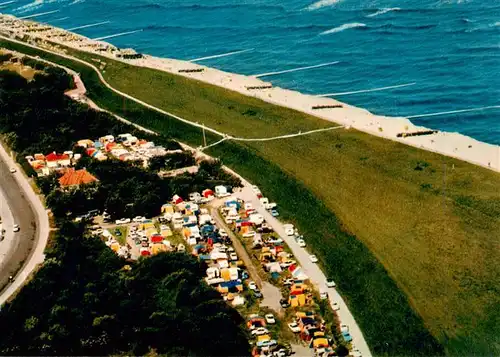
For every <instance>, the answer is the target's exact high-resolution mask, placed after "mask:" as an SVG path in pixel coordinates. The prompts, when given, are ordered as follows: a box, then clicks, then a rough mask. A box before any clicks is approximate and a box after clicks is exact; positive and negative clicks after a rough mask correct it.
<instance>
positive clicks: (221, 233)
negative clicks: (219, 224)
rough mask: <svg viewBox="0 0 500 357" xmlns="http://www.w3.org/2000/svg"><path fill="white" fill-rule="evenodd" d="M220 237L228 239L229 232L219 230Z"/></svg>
mask: <svg viewBox="0 0 500 357" xmlns="http://www.w3.org/2000/svg"><path fill="white" fill-rule="evenodd" d="M219 235H220V236H221V237H222V238H226V237H227V236H228V234H227V232H226V231H225V230H224V229H219Z"/></svg>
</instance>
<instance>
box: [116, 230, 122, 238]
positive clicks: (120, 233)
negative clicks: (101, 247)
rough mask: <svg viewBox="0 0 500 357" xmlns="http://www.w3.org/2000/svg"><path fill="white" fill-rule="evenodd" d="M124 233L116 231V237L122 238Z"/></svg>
mask: <svg viewBox="0 0 500 357" xmlns="http://www.w3.org/2000/svg"><path fill="white" fill-rule="evenodd" d="M121 235H122V232H120V230H119V229H115V236H118V237H121Z"/></svg>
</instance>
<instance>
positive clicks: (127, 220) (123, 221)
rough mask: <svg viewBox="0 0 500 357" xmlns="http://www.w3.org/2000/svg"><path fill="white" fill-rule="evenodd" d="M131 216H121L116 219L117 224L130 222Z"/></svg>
mask: <svg viewBox="0 0 500 357" xmlns="http://www.w3.org/2000/svg"><path fill="white" fill-rule="evenodd" d="M130 222H131V221H130V218H121V219H117V220H116V221H115V224H127V223H130Z"/></svg>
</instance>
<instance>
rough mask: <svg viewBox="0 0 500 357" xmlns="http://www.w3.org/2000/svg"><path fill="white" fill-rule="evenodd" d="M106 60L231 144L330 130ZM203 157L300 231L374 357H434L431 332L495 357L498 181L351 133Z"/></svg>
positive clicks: (100, 93)
mask: <svg viewBox="0 0 500 357" xmlns="http://www.w3.org/2000/svg"><path fill="white" fill-rule="evenodd" d="M2 45H3V46H9V47H13V46H12V44H6V43H5V42H2V41H0V46H2ZM14 47H18V46H17V45H16V46H14ZM18 49H19V48H18ZM26 51H28V52H29V51H31V52H33V50H30V49H26V48H25V49H24V51H23V52H26ZM38 54H40V55H41V54H42V53H38ZM75 54H76V53H75ZM78 56H79V57H81V58H86V59H87V60H89V61H91V60H92V59H91V58H90V57H92V58H96V57H97V56H95V55H92V56H91V55H89V54H78ZM43 57H44V58H47V59H49V60H53V61H55V62H58V63H61V64H64V65H67V66H68V67H71V68H74V69H75V70H77V71H79V72H80V73H81V74H82V77H83V80H84V82H85V84H86V86H87V89H89V92H90V93H89V94H90V96H91V97H92V99H93V100H95V101H96V102H97V103H98V104H99V105H102V106H103V107H106V108H108V109H109V110H113V111H115V112H117V113H121V114H123V108H124V107H125V108H126V113H125V116H126V117H127V118H128V119H130V120H132V121H135V122H137V123H139V124H141V125H143V126H146V127H148V128H151V129H153V130H156V131H161V132H165V133H167V134H170V135H172V136H174V137H176V138H178V139H180V140H182V141H185V142H187V143H190V144H192V145H200V144H201V135H200V132H199V131H198V130H197V129H193V128H192V127H189V126H188V125H186V124H183V123H180V122H178V121H175V120H172V119H169V118H167V117H165V116H162V115H158V114H157V113H155V112H152V111H150V110H146V109H144V108H142V107H140V106H138V105H135V104H134V103H132V102H130V101H123V99H121V98H120V97H118V96H116V95H114V94H113V93H111V92H110V91H107V90H106V89H104V88H103V87H102V86H101V85H100V84H99V82H98V80H97V76H96V75H95V74H93V73H92V72H91V71H90V70H88V69H86V68H85V67H84V66H82V65H80V64H76V63H71V61H68V60H64V59H60V58H59V59H58V58H57V56H53V55H45V54H44V55H43ZM104 61H106V62H107V63H108V64H107V66H106V73H105V74H104V75H105V77H106V79H107V80H108V82H109V83H110V84H111V85H113V86H116V87H117V88H118V89H120V90H122V91H124V92H126V93H128V94H130V95H133V96H136V97H138V98H140V99H143V100H144V101H147V102H148V103H151V104H153V105H157V106H159V107H162V108H163V109H165V110H168V111H170V112H172V113H174V114H177V115H180V116H183V117H184V118H186V119H190V120H193V121H198V122H204V123H205V124H207V125H209V126H211V127H214V128H215V129H218V130H221V131H224V132H228V133H230V134H233V135H240V136H247V137H252V136H273V135H277V134H278V135H279V134H283V133H290V132H295V131H298V130H303V131H304V130H311V129H315V128H318V127H321V126H328V125H331V123H328V122H324V121H320V120H318V119H315V118H312V117H310V116H307V115H305V114H301V113H297V112H294V111H291V110H288V109H284V108H278V107H275V106H272V105H270V104H267V103H264V102H261V101H258V100H255V99H253V98H248V97H245V96H242V95H239V94H236V93H231V92H228V91H225V90H223V89H220V88H217V87H212V86H209V85H206V84H200V83H199V82H196V81H191V80H187V79H184V78H180V77H177V76H174V75H170V74H167V73H163V72H157V71H153V70H147V69H136V68H131V67H129V66H127V65H125V64H122V63H118V62H115V61H111V60H108V59H104ZM124 78H126V79H124ZM151 88H154V89H155V90H154V91H152V90H151ZM197 98H200V99H199V101H198V99H197ZM226 99H227V100H226ZM194 103H196V105H193V104H194ZM124 104H125V106H124ZM250 114H251V115H250ZM209 140H215V138H213V137H210V136H209ZM209 153H210V154H212V155H215V156H216V157H220V158H222V159H223V161H224V163H225V164H226V165H228V166H229V167H231V168H233V169H235V170H236V171H237V172H239V173H240V174H242V175H243V176H244V177H246V178H248V179H249V180H250V181H252V182H254V183H256V184H258V185H259V186H261V188H262V190H263V191H264V193H266V195H268V196H270V197H271V198H272V199H273V200H276V201H277V202H278V203H279V205H280V212H281V214H282V215H283V216H284V217H286V218H288V219H290V220H292V221H294V222H295V223H296V224H297V225H298V226H299V228H300V230H301V232H303V233H304V234H305V236H306V239H307V240H308V242H309V245H310V246H312V247H313V248H314V249H315V251H316V252H317V255H318V257H319V258H320V260H321V262H322V264H323V266H324V267H325V268H326V269H327V270H328V272H329V274H330V275H331V276H333V277H334V278H335V279H336V281H337V283H338V286H339V289H340V291H341V293H342V294H343V296H344V297H345V298H346V300H347V303H348V305H349V307H350V309H351V310H352V312H353V314H354V316H355V317H356V319H357V321H358V323H359V324H360V326H361V328H362V330H363V331H364V334H365V336H366V338H367V341H368V343H369V345H370V348H371V349H372V351H373V352H374V353H375V354H377V355H384V354H387V355H416V354H425V355H436V354H440V353H442V350H441V347H440V346H439V345H438V344H437V343H436V341H435V340H434V339H433V338H432V337H431V336H430V335H429V334H428V332H427V329H428V331H430V332H431V333H432V335H433V336H434V337H435V338H436V339H437V340H438V341H439V342H440V343H441V344H442V345H443V346H444V348H445V351H446V352H447V353H448V354H453V355H471V354H476V355H497V354H500V313H499V311H500V294H499V293H500V266H499V265H498V264H497V262H498V260H499V258H500V249H499V248H500V247H499V243H498V238H499V237H500V189H499V187H500V175H498V174H497V173H494V172H491V171H488V170H486V169H483V168H480V167H476V166H473V165H471V164H467V163H464V162H460V161H458V160H454V159H451V158H447V157H444V156H440V155H437V154H433V153H430V152H426V151H421V150H418V149H415V148H412V147H407V146H405V145H402V144H398V143H394V142H390V141H388V140H383V139H380V138H377V137H373V136H370V135H367V134H364V133H360V132H357V131H353V130H349V131H345V130H342V131H335V132H323V133H318V134H313V135H310V136H303V137H297V138H293V139H287V140H281V141H273V142H266V143H252V144H251V145H244V146H243V145H240V144H235V143H230V142H224V143H223V144H221V145H218V146H215V147H213V148H211V149H210V152H209ZM414 311H416V312H417V314H416V313H415V312H414ZM422 319H423V321H422Z"/></svg>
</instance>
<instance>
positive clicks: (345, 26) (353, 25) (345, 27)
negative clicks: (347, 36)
mask: <svg viewBox="0 0 500 357" xmlns="http://www.w3.org/2000/svg"><path fill="white" fill-rule="evenodd" d="M356 27H366V25H365V24H361V23H359V22H353V23H350V24H343V25H342V26H338V27H335V28H333V29H330V30H326V31H323V32H322V33H320V35H328V34H330V33H337V32H341V31H344V30H348V29H353V28H356Z"/></svg>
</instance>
